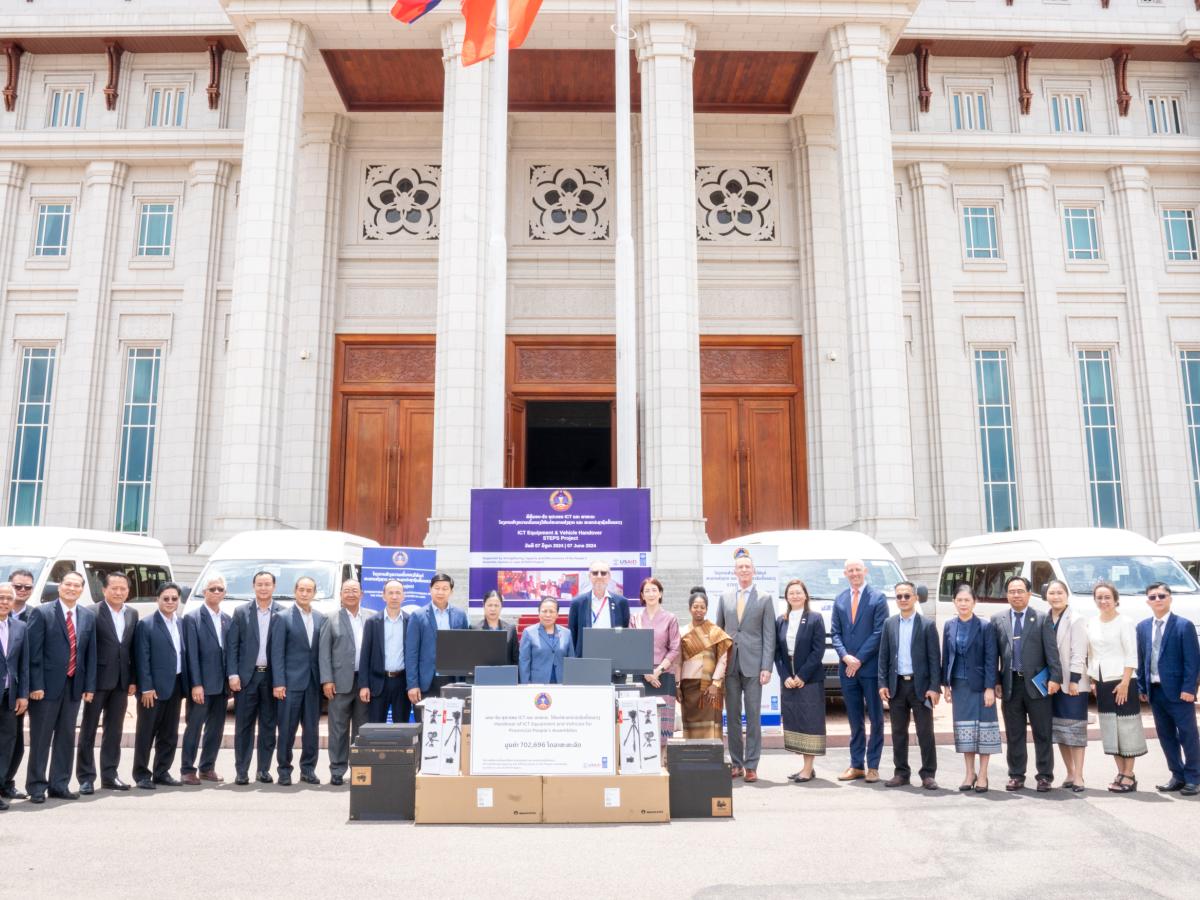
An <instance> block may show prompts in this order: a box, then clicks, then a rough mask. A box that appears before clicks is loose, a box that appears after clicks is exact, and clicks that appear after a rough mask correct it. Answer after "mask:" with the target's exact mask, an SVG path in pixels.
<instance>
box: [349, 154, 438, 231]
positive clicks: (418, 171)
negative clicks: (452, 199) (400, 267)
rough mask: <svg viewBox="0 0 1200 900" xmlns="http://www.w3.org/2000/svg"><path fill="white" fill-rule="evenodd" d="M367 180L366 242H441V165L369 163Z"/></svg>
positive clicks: (366, 170)
mask: <svg viewBox="0 0 1200 900" xmlns="http://www.w3.org/2000/svg"><path fill="white" fill-rule="evenodd" d="M363 181H364V185H363V187H364V197H365V204H364V208H363V218H362V236H363V239H364V240H367V241H435V240H437V238H438V231H439V226H440V224H441V212H440V207H441V203H442V167H441V166H438V165H429V166H390V165H379V164H368V165H367V167H366V169H365V171H364V175H363Z"/></svg>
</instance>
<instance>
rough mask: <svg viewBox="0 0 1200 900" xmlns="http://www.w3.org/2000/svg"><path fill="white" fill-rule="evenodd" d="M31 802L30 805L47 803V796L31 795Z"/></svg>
mask: <svg viewBox="0 0 1200 900" xmlns="http://www.w3.org/2000/svg"><path fill="white" fill-rule="evenodd" d="M29 802H30V803H45V802H46V795H45V794H30V795H29Z"/></svg>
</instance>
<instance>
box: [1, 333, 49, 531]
mask: <svg viewBox="0 0 1200 900" xmlns="http://www.w3.org/2000/svg"><path fill="white" fill-rule="evenodd" d="M55 356H56V351H55V350H54V349H53V348H50V347H26V348H25V349H24V351H23V352H22V353H21V386H20V395H19V396H18V397H17V419H16V429H15V431H16V434H15V436H14V438H13V458H12V471H11V473H10V476H9V484H8V516H7V521H8V524H9V525H40V524H41V518H42V491H43V489H44V487H45V474H46V439H47V438H48V437H49V433H50V395H51V393H52V391H53V389H54V362H55Z"/></svg>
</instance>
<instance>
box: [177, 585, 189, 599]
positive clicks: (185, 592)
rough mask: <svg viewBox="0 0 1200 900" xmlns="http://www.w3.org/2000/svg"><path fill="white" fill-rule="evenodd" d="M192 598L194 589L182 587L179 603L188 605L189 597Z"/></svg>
mask: <svg viewBox="0 0 1200 900" xmlns="http://www.w3.org/2000/svg"><path fill="white" fill-rule="evenodd" d="M190 596H192V589H191V588H190V587H188V586H187V585H184V586H183V587H181V588H180V589H179V602H180V603H187V601H188V597H190Z"/></svg>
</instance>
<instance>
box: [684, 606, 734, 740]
mask: <svg viewBox="0 0 1200 900" xmlns="http://www.w3.org/2000/svg"><path fill="white" fill-rule="evenodd" d="M688 611H689V612H691V614H692V621H691V623H690V624H689V625H688V626H687V627H686V628H684V629H683V632H682V634H681V636H680V647H681V652H682V654H683V661H682V666H681V669H680V678H679V704H680V708H681V712H682V714H683V736H684V737H685V738H717V739H720V737H721V712H722V710H723V709H724V707H725V691H724V689H723V685H724V683H725V667H726V665H728V663H729V650H730V648H732V647H733V639H732V638H731V637H730V636H729V635H727V634H726V633H725V632H724V631H722V630H721V629H720V628H718V627H717V626H716V625H714V624H713V623H712V622H710V621H709V620H708V619H706V618H705V614H706V613H707V612H708V595H707V594H705V593H704V592H703V591H693V592H692V596H691V597H690V598H689V599H688Z"/></svg>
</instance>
